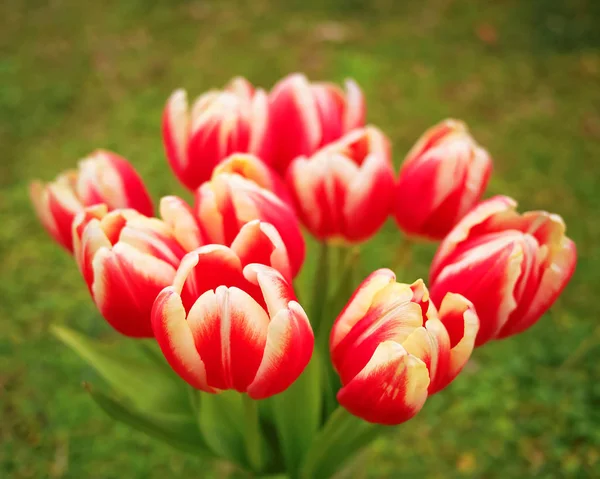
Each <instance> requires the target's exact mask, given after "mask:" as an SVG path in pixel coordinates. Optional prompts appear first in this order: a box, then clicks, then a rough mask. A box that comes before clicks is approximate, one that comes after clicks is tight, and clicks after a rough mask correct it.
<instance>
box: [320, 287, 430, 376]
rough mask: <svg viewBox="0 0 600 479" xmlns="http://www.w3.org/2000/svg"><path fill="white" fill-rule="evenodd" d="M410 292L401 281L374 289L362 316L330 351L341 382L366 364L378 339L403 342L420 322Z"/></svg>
mask: <svg viewBox="0 0 600 479" xmlns="http://www.w3.org/2000/svg"><path fill="white" fill-rule="evenodd" d="M412 296H413V293H412V291H411V289H410V287H409V286H408V285H406V284H400V283H391V284H389V285H387V286H385V287H384V288H383V289H381V290H380V291H378V292H377V294H376V295H375V297H374V298H373V303H372V304H371V307H370V308H369V310H368V311H367V313H366V314H365V316H364V317H363V318H361V319H360V321H358V322H357V323H356V324H355V325H354V327H353V328H352V329H351V330H350V331H349V332H348V334H346V336H345V337H344V338H343V339H342V340H341V341H340V343H339V344H338V345H337V347H336V348H335V349H333V350H332V352H331V358H332V361H333V364H334V366H335V368H336V370H337V371H338V373H339V375H340V378H341V380H342V384H346V383H347V382H348V381H349V380H350V379H352V378H353V377H354V376H355V375H356V374H357V373H358V372H359V371H360V370H361V369H363V368H364V367H365V365H366V364H367V363H368V361H369V359H370V358H371V357H372V356H373V353H374V352H375V350H376V349H377V347H378V345H379V344H380V343H382V342H384V341H388V340H393V341H395V342H397V343H402V342H404V341H405V340H406V339H407V338H408V336H410V335H411V333H412V332H413V331H414V330H415V329H416V328H418V327H420V326H422V325H423V322H424V321H423V315H422V312H421V307H420V305H419V304H417V303H413V302H412V301H411V298H412Z"/></svg>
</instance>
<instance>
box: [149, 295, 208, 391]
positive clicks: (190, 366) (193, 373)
mask: <svg viewBox="0 0 600 479" xmlns="http://www.w3.org/2000/svg"><path fill="white" fill-rule="evenodd" d="M152 328H153V331H154V335H155V337H156V341H157V342H158V345H159V346H160V348H161V350H162V352H163V354H164V356H165V358H166V360H167V361H168V363H169V364H170V365H171V367H172V368H173V369H174V371H175V372H176V373H177V374H179V376H181V378H182V379H183V380H184V381H186V382H187V383H188V384H190V385H191V386H193V387H195V388H196V389H200V390H202V391H205V392H209V393H212V392H216V391H215V389H214V388H211V387H210V386H209V385H208V382H207V379H206V368H205V366H204V363H203V362H202V359H200V356H199V355H198V352H197V351H196V346H195V344H194V337H193V335H192V331H191V330H190V326H189V324H188V322H187V321H186V318H185V309H184V307H183V303H182V302H181V297H180V296H179V294H178V293H177V291H175V290H174V289H173V288H172V287H167V288H165V289H163V290H162V291H161V292H160V294H159V295H158V297H157V298H156V301H155V302H154V307H153V308H152Z"/></svg>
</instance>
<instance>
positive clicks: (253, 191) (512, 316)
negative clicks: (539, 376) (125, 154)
mask: <svg viewBox="0 0 600 479" xmlns="http://www.w3.org/2000/svg"><path fill="white" fill-rule="evenodd" d="M365 117H366V106H365V99H364V96H363V93H362V92H361V90H360V88H359V86H358V85H357V84H356V83H355V82H354V81H351V80H350V81H347V82H346V85H345V89H341V88H340V87H338V86H337V85H334V84H330V83H311V82H310V81H309V80H308V79H307V78H306V77H305V76H303V75H301V74H293V75H290V76H288V77H287V78H284V79H283V80H281V81H280V82H278V83H277V84H276V85H275V86H274V87H273V88H272V90H271V91H265V90H263V89H260V88H255V87H254V86H253V85H252V84H251V83H250V82H248V81H247V80H246V79H243V78H235V79H233V80H232V81H231V82H230V83H229V84H227V85H226V86H225V87H224V88H223V89H222V90H212V91H209V92H207V93H204V94H202V95H200V96H199V97H198V98H197V99H196V100H194V102H193V103H188V99H187V94H186V92H185V91H183V90H177V91H176V92H174V93H173V94H172V95H171V97H170V98H169V99H168V101H167V103H166V107H165V109H164V115H163V119H162V133H163V141H164V148H165V152H166V157H167V160H168V163H169V165H170V166H171V169H172V170H173V172H174V174H175V176H176V177H177V178H178V179H179V181H180V182H181V183H182V184H183V186H184V187H186V188H187V189H189V190H190V191H191V192H192V193H193V204H188V203H186V201H184V200H183V199H181V198H178V197H175V196H168V197H164V198H162V199H161V200H160V202H159V208H158V214H159V215H158V216H156V217H155V216H154V208H153V204H152V201H151V199H150V196H149V195H148V192H147V190H146V188H145V186H144V184H143V183H142V181H141V179H140V177H139V175H138V174H137V173H136V171H135V170H134V168H133V167H132V166H131V165H130V164H129V163H128V162H127V161H126V160H125V159H124V158H122V157H120V156H119V155H117V154H115V153H111V152H107V151H103V150H99V151H96V152H94V153H92V154H91V155H90V156H89V157H87V158H86V159H84V160H82V161H81V162H80V163H79V168H78V170H77V171H68V172H66V173H63V174H61V175H60V176H59V177H58V178H57V179H56V180H55V181H53V182H51V183H48V184H43V183H41V182H35V183H33V184H32V185H31V198H32V202H33V205H34V207H35V211H36V212H37V215H38V216H39V218H40V221H41V223H42V225H43V226H44V227H45V228H46V230H47V231H48V233H49V234H50V235H51V236H52V237H53V238H54V239H55V240H56V241H57V242H58V243H59V244H60V245H62V246H63V247H64V248H65V249H67V250H68V251H69V252H71V253H72V255H73V257H74V259H75V262H76V264H77V266H78V268H79V270H80V271H81V274H82V276H83V279H84V280H85V283H86V284H87V286H88V289H89V292H90V295H91V297H92V299H93V302H94V303H95V305H96V306H97V308H98V310H99V311H100V313H101V314H102V316H103V317H104V318H105V319H106V321H107V322H108V323H109V324H110V325H111V326H112V327H113V328H114V329H115V330H116V331H118V332H119V333H121V334H122V335H125V336H128V337H131V338H153V339H154V340H155V341H156V343H157V344H158V346H159V347H160V350H161V351H162V354H163V355H164V358H165V359H166V361H167V362H168V364H169V365H170V366H171V368H172V369H173V371H174V372H175V373H177V375H179V376H180V377H181V379H183V380H184V381H185V382H187V383H188V384H189V385H191V386H192V387H193V388H196V389H198V390H200V391H202V392H203V393H207V394H219V393H221V392H222V391H225V390H235V391H237V392H239V393H243V394H247V395H248V396H249V397H250V398H252V399H263V398H267V397H270V396H274V395H277V394H279V393H282V392H283V391H285V390H286V389H288V388H289V387H290V386H291V385H292V384H293V383H294V382H295V381H296V380H297V379H298V377H299V376H300V375H301V374H302V373H303V371H304V370H305V368H306V367H307V365H308V364H309V362H311V358H312V357H313V356H314V354H316V353H317V351H318V349H319V345H320V344H324V345H325V346H324V348H323V349H324V351H323V356H325V359H329V361H326V363H327V366H326V367H325V369H327V368H329V369H330V370H331V372H332V373H333V371H335V372H336V373H337V375H338V376H339V378H334V379H335V380H334V381H332V382H331V383H332V384H335V383H336V381H338V384H339V385H340V387H339V390H338V391H336V398H337V402H338V403H339V405H341V406H342V407H343V408H345V409H346V410H347V411H349V412H350V413H351V414H353V415H355V416H358V417H360V418H362V419H364V420H366V421H368V422H370V423H379V424H386V425H390V424H400V423H402V422H404V421H406V420H408V419H410V418H411V417H412V416H413V415H415V414H416V413H417V412H418V411H419V410H420V409H421V408H422V407H423V404H424V402H425V401H426V399H427V397H428V396H429V395H431V394H434V393H436V392H438V391H440V390H442V389H443V388H445V387H446V386H447V385H448V384H450V383H451V382H452V381H453V380H454V378H455V377H456V376H457V375H458V374H459V372H460V371H461V369H462V368H463V366H464V365H465V364H466V362H467V361H468V360H469V357H470V355H471V353H472V351H473V349H474V347H476V346H481V345H483V344H485V343H487V342H488V341H490V340H493V339H500V338H505V337H507V336H511V335H514V334H517V333H520V332H522V331H524V330H525V329H527V328H529V327H530V326H531V325H533V324H534V323H535V322H536V321H537V320H538V319H539V318H540V317H541V316H542V315H543V314H544V313H545V312H546V311H547V310H548V308H549V307H550V306H551V305H552V304H553V302H554V301H555V300H556V298H557V297H558V295H559V294H560V293H561V291H562V290H563V289H564V287H565V286H566V284H567V283H568V281H569V279H570V277H571V276H572V274H573V272H574V269H575V263H576V250H575V245H574V243H573V241H571V240H570V239H569V238H568V237H566V236H565V224H564V222H563V220H562V219H561V218H560V217H559V216H557V215H555V214H550V213H547V212H545V211H533V212H527V213H524V214H519V213H517V212H516V202H515V201H514V200H513V199H511V198H508V197H505V196H496V197H493V198H491V199H488V200H485V201H481V198H482V195H483V193H484V191H485V189H486V186H487V183H488V180H489V178H490V175H491V170H492V160H491V157H490V155H489V154H488V152H487V151H486V150H485V149H484V148H482V147H481V146H480V145H479V144H478V143H477V142H476V141H475V140H474V139H473V137H472V136H471V135H470V133H469V131H468V129H467V127H466V125H465V124H464V123H462V122H460V121H457V120H451V119H448V120H445V121H442V122H441V123H439V124H438V125H436V126H434V127H433V128H431V129H429V130H427V131H426V132H425V133H424V135H423V136H422V137H421V138H420V139H419V140H418V141H417V142H416V144H415V145H414V147H413V148H412V149H411V150H410V151H409V153H408V155H407V156H406V158H405V160H404V162H403V163H402V165H401V167H400V170H399V173H398V174H397V173H396V172H395V170H394V163H393V160H392V147H391V142H390V140H389V139H388V138H387V137H386V135H385V134H384V133H383V132H382V131H381V129H379V128H377V127H376V126H373V125H368V124H366V121H365ZM389 218H393V219H394V220H395V222H396V223H397V225H398V227H399V229H400V230H401V231H402V232H403V233H404V234H405V235H406V236H408V237H410V238H417V239H427V240H435V241H437V240H441V243H440V244H439V247H438V250H437V253H436V254H435V257H434V259H433V262H432V264H431V269H430V276H429V286H430V289H429V290H428V289H427V287H426V286H425V284H424V282H423V281H422V280H420V279H419V280H417V281H414V282H412V283H411V282H410V281H409V283H411V284H404V283H399V282H396V275H395V274H394V272H392V271H391V270H389V269H380V270H377V271H375V272H373V273H371V274H370V275H369V276H368V277H367V278H366V279H365V280H364V281H363V282H362V284H360V286H358V288H357V289H356V290H355V292H354V294H353V295H351V297H350V298H348V296H350V294H348V295H346V297H345V300H346V301H347V304H346V306H345V307H344V308H343V309H342V310H341V311H339V309H341V306H342V305H341V304H340V305H339V306H340V307H339V308H338V311H333V310H332V308H330V307H328V306H326V304H325V302H326V301H330V299H331V295H329V296H328V295H327V294H324V293H323V292H321V294H316V295H315V298H324V300H323V301H322V303H321V304H318V303H313V304H310V307H311V308H310V309H308V308H307V310H308V311H311V312H312V311H320V312H319V313H318V315H319V316H320V320H319V321H318V324H317V321H316V320H314V318H310V317H309V316H307V314H306V312H305V309H304V308H303V306H302V305H301V304H302V302H301V301H299V299H298V297H297V295H296V292H295V289H294V280H295V278H296V277H297V275H298V274H299V273H300V271H301V269H302V266H303V263H304V262H305V258H306V256H307V253H306V247H305V241H304V237H303V234H302V229H303V228H304V229H305V230H306V231H307V232H308V233H310V234H311V235H312V236H313V237H314V238H316V240H318V241H319V242H321V243H323V244H330V245H336V246H339V245H340V244H341V245H344V246H343V247H347V246H348V245H357V244H361V243H363V242H365V241H366V240H368V239H370V238H372V237H373V236H374V235H375V234H376V233H377V232H378V231H379V230H380V228H381V227H382V225H383V224H384V223H385V222H386V220H388V219H389ZM321 266H322V265H321ZM318 270H319V271H320V270H321V269H320V268H318ZM337 273H338V275H342V274H346V273H345V272H343V271H337ZM398 273H399V274H400V273H401V274H402V275H403V276H406V272H405V271H398ZM327 277H328V278H329V279H328V281H329V282H331V283H336V282H339V283H344V281H341V280H340V279H339V278H336V277H335V275H334V277H331V275H328V276H327ZM320 279H321V278H315V281H314V282H315V284H317V285H320V284H321V282H320V281H319V280H320ZM344 279H345V278H344ZM325 286H326V287H327V285H325ZM317 289H318V288H317ZM329 290H330V291H331V290H332V288H329ZM350 292H351V291H349V292H348V293H350ZM302 299H303V300H304V299H305V298H302ZM330 303H331V304H335V301H333V302H331V301H330ZM328 316H330V317H328ZM335 316H337V319H335ZM313 330H314V333H313ZM320 336H324V337H325V340H324V341H321V340H320ZM327 345H328V347H327ZM313 350H314V351H313ZM327 356H329V358H327Z"/></svg>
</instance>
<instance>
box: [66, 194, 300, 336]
mask: <svg viewBox="0 0 600 479" xmlns="http://www.w3.org/2000/svg"><path fill="white" fill-rule="evenodd" d="M160 211H161V215H162V217H163V220H160V219H158V218H148V217H146V216H143V215H141V214H139V213H137V212H135V211H133V210H115V211H112V212H108V211H107V208H106V205H97V206H92V207H89V208H87V209H86V210H84V211H83V212H81V213H79V215H77V216H76V218H75V220H74V222H73V239H74V242H73V245H74V252H75V260H76V261H77V264H78V266H79V269H80V271H81V273H82V275H83V277H84V279H85V281H86V283H87V285H88V289H89V291H90V293H91V295H92V298H93V299H94V302H95V303H96V306H97V307H98V309H99V310H100V312H101V313H102V315H103V316H104V318H105V319H106V320H107V321H108V322H109V323H110V325H111V326H112V327H113V328H115V329H116V330H117V331H119V332H120V333H121V334H124V335H126V336H131V337H152V336H153V333H152V327H151V324H150V312H151V310H152V304H153V303H154V300H155V298H156V296H157V295H158V293H159V292H160V291H161V290H162V289H163V288H165V287H166V286H169V285H171V284H172V282H173V279H174V277H175V272H176V270H177V268H178V267H179V265H180V263H181V259H182V258H183V257H184V256H185V254H186V253H187V252H189V251H191V250H194V249H197V248H199V247H200V246H201V245H202V244H203V241H204V239H203V237H202V233H201V230H200V226H199V224H198V221H197V220H196V218H195V217H194V215H193V212H192V209H191V208H190V207H189V206H188V205H187V204H186V203H185V202H184V201H183V200H181V199H180V198H177V197H175V196H167V197H165V198H163V199H162V200H161V204H160ZM231 249H232V250H233V251H234V252H235V253H236V254H237V256H238V257H239V258H240V260H241V261H243V264H248V263H250V262H253V263H261V264H266V265H269V266H272V267H274V268H277V270H278V271H281V274H282V275H283V276H284V277H286V278H290V277H291V272H290V264H289V259H288V256H287V251H286V249H285V245H284V244H283V242H282V241H281V237H280V236H279V234H278V233H277V231H276V230H275V228H274V227H273V226H272V225H270V224H268V223H262V222H260V221H258V220H256V221H251V222H249V223H247V224H245V225H244V226H243V227H242V228H241V229H240V231H239V234H238V235H237V236H236V237H235V238H234V240H233V242H232V245H231Z"/></svg>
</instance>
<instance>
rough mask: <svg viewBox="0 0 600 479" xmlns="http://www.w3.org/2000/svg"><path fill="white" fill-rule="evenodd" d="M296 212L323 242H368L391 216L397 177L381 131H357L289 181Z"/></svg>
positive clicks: (293, 169) (294, 168)
mask: <svg viewBox="0 0 600 479" xmlns="http://www.w3.org/2000/svg"><path fill="white" fill-rule="evenodd" d="M286 179H287V183H288V185H289V188H290V192H291V194H292V198H293V200H294V204H295V206H296V211H297V212H298V215H299V217H300V219H301V221H302V222H303V223H304V225H305V226H306V227H307V228H308V230H309V231H310V232H311V233H312V234H313V235H315V236H316V237H317V238H319V239H321V240H325V239H335V238H340V239H343V240H346V241H350V242H357V241H364V240H365V239H367V238H369V237H371V236H372V235H374V234H375V233H376V232H377V230H378V229H379V228H380V227H381V225H382V224H383V223H384V222H385V220H386V218H387V217H388V216H389V214H390V208H391V201H392V197H393V191H394V172H393V169H392V162H391V157H390V146H389V141H388V139H387V138H386V137H385V135H384V134H383V133H382V132H381V131H380V130H379V129H377V128H375V127H371V126H369V127H366V128H360V129H356V130H353V131H351V132H350V133H348V134H346V135H345V136H343V137H342V138H341V139H339V140H338V141H336V142H334V143H331V144H329V145H327V146H325V147H324V148H322V149H321V150H319V151H317V152H316V153H315V154H314V155H313V156H311V157H309V158H306V157H299V158H296V159H295V160H294V161H293V162H292V163H291V165H290V167H289V168H288V171H287V175H286Z"/></svg>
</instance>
